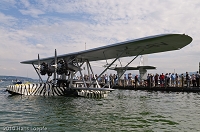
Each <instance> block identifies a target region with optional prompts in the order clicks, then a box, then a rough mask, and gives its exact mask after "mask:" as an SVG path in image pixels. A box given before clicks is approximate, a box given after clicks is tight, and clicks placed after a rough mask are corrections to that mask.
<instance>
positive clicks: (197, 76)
mask: <svg viewBox="0 0 200 132" xmlns="http://www.w3.org/2000/svg"><path fill="white" fill-rule="evenodd" d="M195 76H196V83H197V87H199V76H200V75H199V72H198V71H197V73H196V74H195Z"/></svg>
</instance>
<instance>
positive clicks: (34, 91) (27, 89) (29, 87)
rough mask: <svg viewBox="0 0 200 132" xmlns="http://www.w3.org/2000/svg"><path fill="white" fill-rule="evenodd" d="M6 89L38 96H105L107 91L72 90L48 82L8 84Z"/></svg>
mask: <svg viewBox="0 0 200 132" xmlns="http://www.w3.org/2000/svg"><path fill="white" fill-rule="evenodd" d="M7 91H8V92H9V93H10V94H20V95H40V96H60V95H64V96H83V97H89V98H90V97H91V98H102V97H106V96H107V93H108V91H97V90H95V91H94V90H73V89H69V88H66V87H54V86H53V85H52V84H50V83H35V84H34V83H33V84H19V85H9V86H8V87H7Z"/></svg>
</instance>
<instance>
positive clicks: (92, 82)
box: [90, 48, 127, 86]
mask: <svg viewBox="0 0 200 132" xmlns="http://www.w3.org/2000/svg"><path fill="white" fill-rule="evenodd" d="M126 50H127V48H125V49H124V50H123V51H122V52H121V53H120V54H119V55H118V56H117V57H116V58H115V59H114V60H113V62H112V63H110V64H109V65H108V66H107V67H106V68H105V70H104V71H102V73H101V74H99V76H98V77H97V78H96V80H98V79H99V78H100V77H101V76H102V75H103V74H104V73H105V72H106V70H107V69H108V68H109V67H110V66H111V65H112V64H113V63H115V61H116V60H117V59H119V58H120V57H121V56H122V54H123V53H124V52H125V51H126ZM93 83H94V81H93V82H92V83H91V84H90V86H91V85H92V84H93Z"/></svg>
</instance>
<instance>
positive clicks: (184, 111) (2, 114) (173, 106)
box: [0, 82, 200, 132]
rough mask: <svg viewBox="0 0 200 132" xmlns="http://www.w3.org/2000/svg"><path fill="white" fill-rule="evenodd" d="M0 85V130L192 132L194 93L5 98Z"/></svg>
mask: <svg viewBox="0 0 200 132" xmlns="http://www.w3.org/2000/svg"><path fill="white" fill-rule="evenodd" d="M7 84H8V82H3V83H0V131H50V132H52V131H58V132H59V131H69V132H88V131H92V132H105V131H108V132H110V131H112V132H114V131H138V132H144V131H146V132H163V131H165V132H172V131H173V132H179V131H180V132H183V131H185V132H189V131H190V132H191V131H194V132H197V131H200V125H199V124H200V120H199V119H200V94H198V93H165V92H164V93H162V92H146V91H131V90H115V91H113V92H111V93H109V95H108V97H107V98H103V99H91V98H90V99H89V98H83V97H62V96H59V97H41V96H10V95H9V94H8V93H7V92H5V89H6V88H4V86H6V85H7Z"/></svg>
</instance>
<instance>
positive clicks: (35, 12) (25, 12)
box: [19, 9, 45, 18]
mask: <svg viewBox="0 0 200 132" xmlns="http://www.w3.org/2000/svg"><path fill="white" fill-rule="evenodd" d="M19 11H20V12H21V13H22V14H23V15H30V16H32V17H36V18H37V17H38V15H42V14H45V13H44V12H43V11H41V10H38V9H29V10H19Z"/></svg>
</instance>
